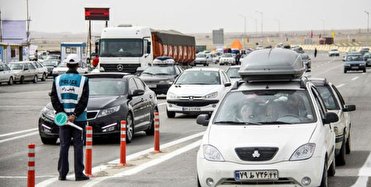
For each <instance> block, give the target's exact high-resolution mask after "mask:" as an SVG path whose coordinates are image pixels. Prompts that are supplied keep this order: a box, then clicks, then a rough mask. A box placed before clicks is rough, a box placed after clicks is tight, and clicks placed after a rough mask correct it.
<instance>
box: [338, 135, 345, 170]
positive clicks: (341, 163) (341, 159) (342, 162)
mask: <svg viewBox="0 0 371 187" xmlns="http://www.w3.org/2000/svg"><path fill="white" fill-rule="evenodd" d="M345 140H346V139H345V131H344V137H343V140H342V144H341V148H340V152H339V154H338V155H337V156H336V165H337V166H344V165H345V149H346V148H345V147H346V146H345V144H346V142H345Z"/></svg>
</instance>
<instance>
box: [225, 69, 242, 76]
mask: <svg viewBox="0 0 371 187" xmlns="http://www.w3.org/2000/svg"><path fill="white" fill-rule="evenodd" d="M238 70H240V68H229V69H228V70H227V72H226V73H227V75H228V77H229V78H240V74H239V73H238Z"/></svg>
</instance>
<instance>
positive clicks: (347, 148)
mask: <svg viewBox="0 0 371 187" xmlns="http://www.w3.org/2000/svg"><path fill="white" fill-rule="evenodd" d="M349 128H350V125H349ZM350 140H351V139H350V131H349V135H348V138H347V143H346V144H345V153H346V154H350V152H351V151H352V149H351V146H350Z"/></svg>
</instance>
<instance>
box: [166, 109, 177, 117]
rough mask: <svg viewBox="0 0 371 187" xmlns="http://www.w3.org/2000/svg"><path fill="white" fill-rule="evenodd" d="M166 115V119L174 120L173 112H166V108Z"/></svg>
mask: <svg viewBox="0 0 371 187" xmlns="http://www.w3.org/2000/svg"><path fill="white" fill-rule="evenodd" d="M166 115H167V117H168V118H175V112H170V111H168V110H167V108H166Z"/></svg>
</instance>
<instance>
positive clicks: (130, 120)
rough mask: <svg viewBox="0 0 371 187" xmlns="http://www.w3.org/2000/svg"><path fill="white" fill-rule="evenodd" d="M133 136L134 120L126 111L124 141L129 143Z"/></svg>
mask: <svg viewBox="0 0 371 187" xmlns="http://www.w3.org/2000/svg"><path fill="white" fill-rule="evenodd" d="M133 137H134V121H133V115H132V114H131V113H128V115H127V116H126V143H130V142H131V141H132V140H133Z"/></svg>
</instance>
